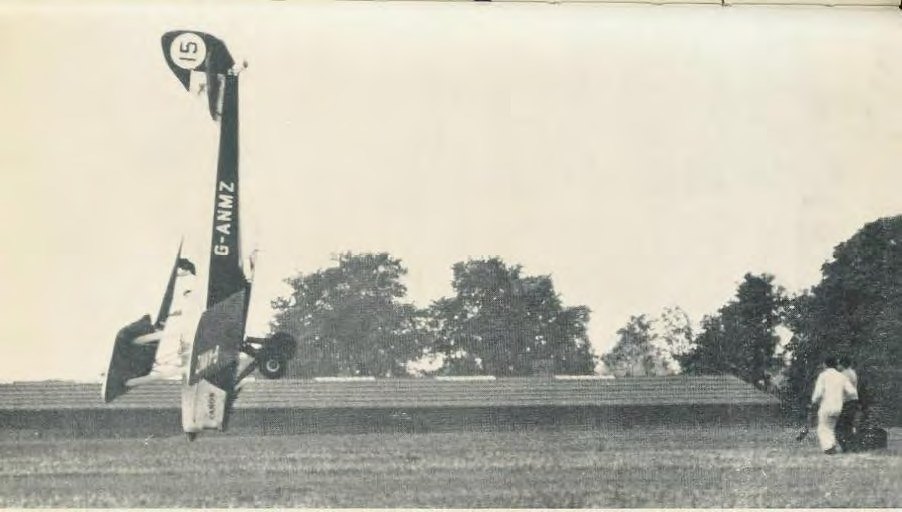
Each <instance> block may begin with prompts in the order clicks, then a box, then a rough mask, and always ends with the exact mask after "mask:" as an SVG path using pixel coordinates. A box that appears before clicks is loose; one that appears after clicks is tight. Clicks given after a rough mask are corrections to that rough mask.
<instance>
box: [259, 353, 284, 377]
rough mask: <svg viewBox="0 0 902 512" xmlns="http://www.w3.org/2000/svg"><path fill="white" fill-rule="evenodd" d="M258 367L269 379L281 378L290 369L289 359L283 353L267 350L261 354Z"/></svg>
mask: <svg viewBox="0 0 902 512" xmlns="http://www.w3.org/2000/svg"><path fill="white" fill-rule="evenodd" d="M257 368H258V369H259V370H260V375H263V376H264V377H266V378H267V379H279V378H282V376H283V375H285V371H286V370H288V360H287V359H286V358H285V356H284V355H282V354H278V353H272V352H265V353H263V354H260V359H259V361H258V366H257Z"/></svg>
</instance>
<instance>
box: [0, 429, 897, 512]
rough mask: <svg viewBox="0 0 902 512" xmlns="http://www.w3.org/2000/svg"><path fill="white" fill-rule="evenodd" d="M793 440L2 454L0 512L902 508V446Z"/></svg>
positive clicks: (658, 435) (129, 445) (677, 432)
mask: <svg viewBox="0 0 902 512" xmlns="http://www.w3.org/2000/svg"><path fill="white" fill-rule="evenodd" d="M793 434H794V432H792V431H791V430H787V429H777V428H774V429H751V430H744V429H737V428H728V429H710V430H697V429H663V428H643V429H635V430H629V431H531V432H485V433H474V432H458V433H441V434H439V433H436V434H411V435H405V434H367V435H335V436H331V435H304V436H272V437H252V436H246V437H245V436H237V435H236V436H216V435H211V436H207V437H204V438H202V439H200V440H198V441H197V442H195V443H190V444H189V443H188V442H187V441H185V440H184V438H182V437H171V438H162V439H156V438H151V439H146V440H144V439H119V440H112V439H107V440H86V439H49V440H16V439H7V440H3V441H0V506H2V507H236V506H240V507H264V506H265V507H268V506H290V507H457V508H464V507H899V506H902V483H900V481H902V442H900V437H902V436H900V434H902V432H900V431H899V430H895V431H892V432H891V433H890V443H891V444H890V448H889V449H888V450H883V451H879V452H869V453H860V454H849V455H841V456H833V457H828V456H825V455H823V454H821V453H820V452H819V450H818V449H817V446H816V445H815V444H814V441H813V440H810V439H809V440H807V441H805V442H802V443H797V442H795V441H794V439H793Z"/></svg>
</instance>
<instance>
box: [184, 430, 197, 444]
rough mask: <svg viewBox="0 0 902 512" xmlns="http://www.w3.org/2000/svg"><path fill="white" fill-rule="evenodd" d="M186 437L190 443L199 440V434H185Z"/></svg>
mask: <svg viewBox="0 0 902 512" xmlns="http://www.w3.org/2000/svg"><path fill="white" fill-rule="evenodd" d="M185 437H187V438H188V442H189V443H191V442H194V440H195V439H197V432H185Z"/></svg>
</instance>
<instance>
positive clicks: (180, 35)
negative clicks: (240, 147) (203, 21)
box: [162, 30, 235, 121]
mask: <svg viewBox="0 0 902 512" xmlns="http://www.w3.org/2000/svg"><path fill="white" fill-rule="evenodd" d="M162 44H163V55H164V56H165V57H166V64H168V65H169V69H171V70H172V72H173V73H174V74H175V77H176V78H178V80H179V82H181V83H182V86H183V87H184V88H185V90H187V91H189V92H196V93H203V92H206V94H207V102H208V105H209V108H210V116H211V117H212V118H213V120H214V121H218V120H219V117H220V115H221V112H222V94H223V87H224V85H225V75H226V74H228V73H229V70H231V69H232V67H233V66H234V65H235V60H234V59H232V56H231V54H229V51H228V49H226V46H225V44H224V43H223V42H222V41H220V40H219V39H217V38H215V37H213V36H211V35H210V34H205V33H203V32H195V31H192V30H173V31H171V32H166V33H165V34H163V38H162Z"/></svg>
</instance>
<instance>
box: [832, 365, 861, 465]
mask: <svg viewBox="0 0 902 512" xmlns="http://www.w3.org/2000/svg"><path fill="white" fill-rule="evenodd" d="M837 369H838V370H839V371H840V373H842V374H843V375H845V376H846V378H847V379H849V382H851V383H852V387H853V388H855V396H851V395H848V394H844V396H843V398H844V400H843V404H842V411H841V412H840V413H839V419H838V420H837V421H836V441H837V443H839V447H840V448H842V451H843V452H848V451H851V448H852V439H853V436H854V435H855V415H856V414H857V413H858V410H859V407H858V406H859V404H858V374H857V373H856V372H855V370H854V369H853V368H852V358H850V357H848V356H844V357H840V358H839V365H838V367H837Z"/></svg>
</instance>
